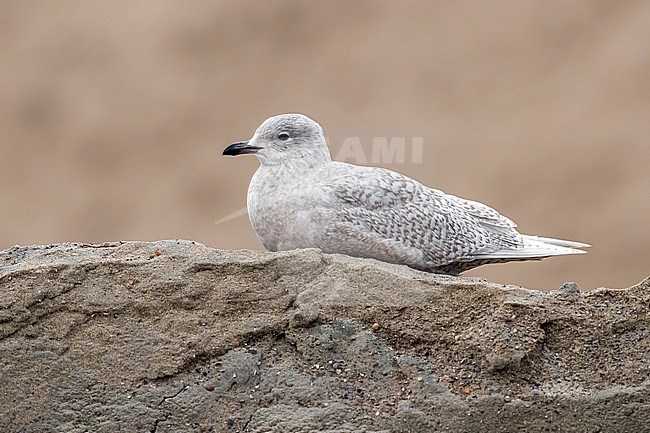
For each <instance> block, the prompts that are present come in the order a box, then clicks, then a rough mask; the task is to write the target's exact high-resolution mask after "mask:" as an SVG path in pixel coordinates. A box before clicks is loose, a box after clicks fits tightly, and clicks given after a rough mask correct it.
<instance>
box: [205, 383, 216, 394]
mask: <svg viewBox="0 0 650 433" xmlns="http://www.w3.org/2000/svg"><path fill="white" fill-rule="evenodd" d="M203 388H205V389H206V391H210V392H212V391H214V385H213V384H211V383H206V384H205V385H203Z"/></svg>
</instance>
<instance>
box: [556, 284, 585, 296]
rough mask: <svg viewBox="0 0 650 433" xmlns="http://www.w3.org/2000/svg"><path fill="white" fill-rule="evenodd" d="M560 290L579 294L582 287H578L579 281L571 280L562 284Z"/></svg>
mask: <svg viewBox="0 0 650 433" xmlns="http://www.w3.org/2000/svg"><path fill="white" fill-rule="evenodd" d="M558 291H559V292H561V293H565V294H570V295H577V294H579V293H580V288H579V287H578V284H577V283H574V282H573V281H569V282H566V283H564V284H562V287H560V288H559V289H558Z"/></svg>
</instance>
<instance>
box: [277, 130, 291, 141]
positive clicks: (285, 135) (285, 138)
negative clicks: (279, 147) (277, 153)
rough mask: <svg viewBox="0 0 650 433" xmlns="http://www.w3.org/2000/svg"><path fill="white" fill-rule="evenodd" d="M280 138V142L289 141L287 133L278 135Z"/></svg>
mask: <svg viewBox="0 0 650 433" xmlns="http://www.w3.org/2000/svg"><path fill="white" fill-rule="evenodd" d="M278 138H279V139H280V141H287V140H288V139H289V134H287V133H286V132H281V133H280V134H279V135H278Z"/></svg>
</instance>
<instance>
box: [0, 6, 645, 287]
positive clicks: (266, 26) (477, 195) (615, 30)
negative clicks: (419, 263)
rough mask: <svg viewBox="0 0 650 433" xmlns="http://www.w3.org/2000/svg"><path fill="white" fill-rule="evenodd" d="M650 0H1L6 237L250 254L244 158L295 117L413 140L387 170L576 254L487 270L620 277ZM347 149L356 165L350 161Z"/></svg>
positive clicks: (520, 278)
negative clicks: (243, 148) (235, 148)
mask: <svg viewBox="0 0 650 433" xmlns="http://www.w3.org/2000/svg"><path fill="white" fill-rule="evenodd" d="M649 23H650V2H648V1H643V0H641V1H619V0H612V1H547V0H542V1H518V2H514V1H465V2H455V1H454V2H452V1H435V2H428V1H427V2H425V1H421V2H420V1H418V2H388V1H354V2H352V1H350V2H342V1H336V2H335V1H331V2H316V1H313V2H309V1H272V2H271V1H246V2H238V1H209V2H208V1H203V2H199V1H195V2H183V1H180V0H178V1H166V0H162V1H153V0H151V1H99V0H94V1H91V2H81V1H56V2H54V1H42V2H36V1H22V2H18V1H2V2H0V200H1V202H0V203H1V205H0V248H6V247H10V246H12V245H14V244H36V243H38V244H44V243H52V242H63V241H82V242H103V241H110V240H133V239H141V240H154V239H169V238H185V239H192V240H196V241H199V242H202V243H205V244H207V245H210V246H213V247H217V248H228V249H237V248H250V249H260V248H261V246H260V244H259V243H258V242H257V239H256V238H255V235H254V233H253V231H252V229H251V228H250V226H249V223H248V220H247V218H246V217H240V218H236V219H233V220H230V221H227V222H224V223H221V224H216V225H215V222H216V221H218V220H220V219H221V218H223V217H224V216H226V215H228V214H229V213H231V212H234V211H237V210H238V209H241V208H242V207H243V206H245V201H246V190H247V186H248V181H249V179H250V177H251V176H252V174H253V172H254V170H255V169H256V167H257V160H256V159H255V158H254V157H248V158H244V157H241V158H225V157H222V156H221V150H222V149H223V148H224V147H225V146H226V145H228V144H229V143H231V142H234V141H238V140H241V139H246V138H248V137H250V136H251V135H252V133H253V132H254V130H255V128H256V127H257V126H258V124H259V123H260V122H262V121H263V120H264V119H265V118H266V117H269V116H271V115H274V114H278V113H285V112H301V113H305V114H307V115H309V116H310V117H312V118H314V119H315V120H317V121H318V122H320V123H321V125H323V127H324V129H325V132H326V135H327V136H328V137H329V139H330V143H331V147H332V150H333V152H332V153H333V154H336V153H337V151H338V147H340V145H341V144H342V143H343V140H344V139H345V138H346V137H358V138H359V141H360V143H362V145H363V146H364V148H365V149H366V150H367V152H370V151H371V148H372V139H373V137H407V138H409V139H410V137H423V139H424V152H423V159H424V160H423V161H422V163H419V164H411V163H406V164H385V166H387V167H389V168H391V169H394V170H397V171H400V172H402V173H405V174H407V175H409V176H412V177H415V178H417V179H418V180H420V181H422V182H423V183H425V184H428V185H431V186H435V187H437V188H440V189H443V190H445V191H446V192H449V193H453V194H455V195H459V196H461V197H465V198H470V199H474V200H479V201H482V202H484V203H487V204H489V205H490V206H493V207H495V208H496V209H498V210H499V211H500V212H502V213H503V214H505V215H507V216H509V217H510V218H511V219H513V220H515V221H516V222H518V224H519V228H520V230H521V231H522V232H524V233H530V234H541V235H546V236H552V237H559V238H565V239H572V240H578V241H584V242H589V243H591V244H593V248H592V249H591V251H590V253H589V254H588V255H586V256H578V257H566V258H555V259H548V260H545V261H543V262H539V263H526V264H521V263H516V264H508V265H495V266H491V267H482V268H478V269H477V270H475V271H473V272H472V273H471V275H480V276H484V277H486V278H489V279H492V280H496V281H499V282H503V283H516V284H522V285H525V286H528V287H533V288H542V289H553V288H556V287H558V286H559V285H561V284H562V283H563V282H564V281H569V280H572V281H577V282H578V283H579V284H580V285H581V287H582V288H583V289H592V288H594V287H597V286H602V285H604V286H610V287H625V286H629V285H631V284H634V283H636V282H638V281H639V280H641V279H642V278H643V277H644V276H646V275H647V274H648V273H649V272H648V271H649V270H650V266H648V264H649V263H650V260H649V256H650V254H649V253H648V251H649V248H650V224H649V222H648V219H649V215H650V176H649V174H648V166H649V163H650V26H649ZM351 162H354V161H351Z"/></svg>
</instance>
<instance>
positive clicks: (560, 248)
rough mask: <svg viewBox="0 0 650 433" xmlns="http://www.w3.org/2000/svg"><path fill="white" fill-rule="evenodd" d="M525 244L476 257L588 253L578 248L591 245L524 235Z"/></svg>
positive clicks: (548, 255)
mask: <svg viewBox="0 0 650 433" xmlns="http://www.w3.org/2000/svg"><path fill="white" fill-rule="evenodd" d="M522 237H523V240H524V246H523V247H521V248H517V249H503V250H498V251H492V252H490V253H484V254H477V255H475V256H474V257H475V258H476V259H516V258H522V259H523V258H531V259H533V258H540V259H542V258H544V257H550V256H562V255H567V254H587V252H586V251H582V250H578V249H576V248H588V247H590V246H591V245H589V244H584V243H582V242H573V241H565V240H562V239H553V238H544V237H540V236H531V235H522Z"/></svg>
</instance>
